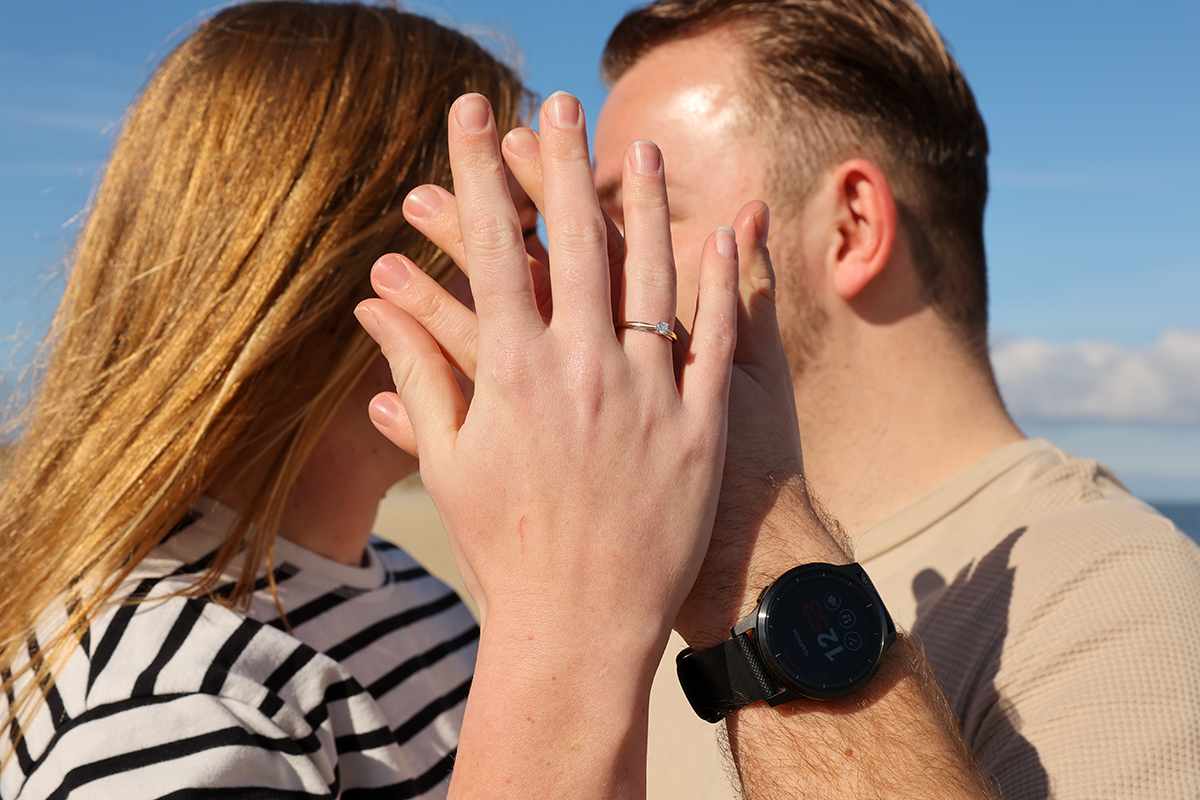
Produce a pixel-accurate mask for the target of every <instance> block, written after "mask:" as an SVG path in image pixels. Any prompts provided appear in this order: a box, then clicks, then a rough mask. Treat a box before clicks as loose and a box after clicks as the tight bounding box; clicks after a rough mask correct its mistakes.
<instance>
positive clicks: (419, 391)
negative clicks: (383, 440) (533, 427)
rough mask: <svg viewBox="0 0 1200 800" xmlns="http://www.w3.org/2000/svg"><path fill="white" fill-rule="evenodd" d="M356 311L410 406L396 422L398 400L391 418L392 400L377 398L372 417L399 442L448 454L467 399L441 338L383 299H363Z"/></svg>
mask: <svg viewBox="0 0 1200 800" xmlns="http://www.w3.org/2000/svg"><path fill="white" fill-rule="evenodd" d="M354 316H355V317H357V318H358V321H359V323H360V324H361V325H362V326H363V328H364V329H365V330H366V332H367V333H368V334H369V335H370V336H371V338H372V339H374V340H375V342H376V343H377V344H378V345H379V347H380V349H381V350H382V351H383V355H384V357H386V358H387V360H388V364H390V365H391V368H392V379H393V380H394V381H395V382H396V392H397V394H398V395H399V397H400V400H401V402H402V404H403V406H402V407H403V409H404V412H405V416H404V419H403V420H402V421H401V422H400V423H399V424H397V420H399V419H400V417H399V412H398V411H397V410H396V409H395V407H394V406H392V407H391V408H390V410H391V411H393V412H395V413H393V415H392V416H391V419H390V420H389V419H388V415H387V413H386V412H387V411H388V410H389V404H387V403H386V402H383V403H381V404H376V403H374V402H372V404H371V405H372V411H373V416H372V421H374V422H375V424H376V427H377V428H379V430H380V432H381V433H382V434H383V435H384V436H386V437H387V438H388V439H389V440H391V441H392V442H393V443H395V444H396V445H397V446H399V447H403V448H405V449H408V448H409V447H411V448H412V449H411V450H409V452H410V453H413V454H416V453H417V452H418V451H419V452H420V454H421V456H422V457H424V458H427V459H430V458H432V459H441V458H444V457H445V456H446V455H447V454H449V452H450V451H451V450H452V449H453V447H454V442H455V440H456V439H457V438H458V429H459V428H460V427H462V423H463V420H464V419H465V418H466V413H467V403H466V400H465V399H463V394H462V391H460V390H459V388H458V384H457V383H456V382H455V380H454V370H453V369H451V367H450V363H449V362H448V361H446V358H445V356H443V355H442V351H441V349H440V348H439V347H438V345H437V342H435V341H434V340H433V337H431V336H430V335H429V333H428V332H426V330H425V329H424V328H422V327H421V326H420V324H418V322H417V321H416V320H415V319H413V318H412V317H411V316H409V315H408V314H407V313H406V312H404V311H402V310H400V309H399V308H397V307H395V306H393V305H391V304H389V303H387V302H385V301H383V300H379V299H371V300H364V301H363V302H361V303H359V304H358V307H357V308H355V309H354ZM384 394H387V393H386V392H385V393H384ZM377 397H378V396H377ZM385 401H386V398H385ZM376 415H377V416H378V417H379V419H378V420H377V419H376V418H375V417H376ZM381 423H382V424H381Z"/></svg>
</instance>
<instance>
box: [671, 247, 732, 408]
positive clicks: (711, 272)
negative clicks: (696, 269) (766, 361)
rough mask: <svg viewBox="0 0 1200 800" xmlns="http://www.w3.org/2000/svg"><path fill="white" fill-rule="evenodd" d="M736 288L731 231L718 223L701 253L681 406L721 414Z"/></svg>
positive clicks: (726, 392) (726, 391) (726, 390)
mask: <svg viewBox="0 0 1200 800" xmlns="http://www.w3.org/2000/svg"><path fill="white" fill-rule="evenodd" d="M738 288H739V284H738V248H737V239H736V234H735V233H734V231H733V229H732V228H728V227H721V228H718V229H717V231H716V233H714V234H713V235H712V236H709V237H708V241H706V242H705V243H704V249H703V250H702V251H701V254H700V288H699V299H698V301H697V303H696V320H695V322H694V323H693V324H692V336H691V341H690V342H689V345H690V349H689V351H688V355H687V358H686V360H685V364H684V368H683V379H682V381H681V382H680V394H681V395H682V396H683V401H684V403H685V404H686V405H690V406H693V407H695V408H697V409H698V410H699V411H700V412H701V413H704V414H720V415H722V416H721V417H720V418H722V419H724V416H723V415H724V413H725V408H726V407H727V405H728V397H729V379H730V374H731V372H732V369H733V353H734V348H735V347H736V344H737V334H738V329H737V322H738V299H739V298H738Z"/></svg>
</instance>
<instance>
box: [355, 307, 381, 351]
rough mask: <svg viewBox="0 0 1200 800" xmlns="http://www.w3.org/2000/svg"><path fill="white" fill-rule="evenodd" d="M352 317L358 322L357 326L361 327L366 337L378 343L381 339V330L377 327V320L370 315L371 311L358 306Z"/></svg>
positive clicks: (372, 314) (373, 315)
mask: <svg viewBox="0 0 1200 800" xmlns="http://www.w3.org/2000/svg"><path fill="white" fill-rule="evenodd" d="M354 317H355V319H357V320H358V324H359V325H362V326H363V330H364V331H366V332H367V335H368V336H370V337H371V338H372V339H374V340H375V341H376V342H378V341H379V340H380V339H382V338H383V328H381V327H379V319H378V318H377V317H376V316H375V314H374V313H372V311H371V309H369V308H367V307H366V306H359V307H358V308H356V309H354Z"/></svg>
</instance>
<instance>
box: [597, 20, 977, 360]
mask: <svg viewBox="0 0 1200 800" xmlns="http://www.w3.org/2000/svg"><path fill="white" fill-rule="evenodd" d="M718 29H719V30H721V31H723V32H729V33H730V34H732V35H733V36H735V37H736V38H737V40H738V41H740V43H741V44H742V45H743V47H744V54H745V56H746V65H747V68H748V72H749V85H748V86H746V87H745V88H744V96H745V98H746V99H747V100H748V101H749V102H748V103H747V105H748V107H750V108H751V109H755V111H754V113H756V114H760V115H761V116H763V117H765V118H766V120H767V121H768V122H769V123H772V124H774V126H775V128H776V129H775V130H774V131H772V133H773V134H776V135H775V136H774V138H773V140H772V141H773V142H774V143H773V145H772V147H773V149H774V150H775V152H774V154H773V155H774V159H773V160H774V162H775V163H774V165H773V166H772V168H771V169H770V172H769V174H768V175H767V180H768V188H769V190H770V191H772V193H773V194H774V195H775V196H776V197H775V199H776V201H777V202H778V201H782V202H784V203H787V204H790V203H793V202H794V203H797V204H798V203H801V202H803V201H804V200H805V199H806V198H807V197H808V195H809V193H810V192H811V191H812V189H813V188H814V187H815V185H816V183H817V180H818V178H819V177H820V176H821V175H822V174H824V173H825V172H827V171H828V170H830V169H832V168H834V167H836V166H837V164H839V163H841V162H842V161H844V160H846V159H847V158H852V157H855V156H857V155H862V156H864V157H866V158H868V159H871V160H873V161H876V162H877V163H879V164H880V166H881V167H882V168H883V169H884V170H885V172H886V173H887V175H888V180H889V181H890V182H891V184H892V187H893V192H894V194H895V196H896V201H897V206H898V209H899V214H900V219H901V224H903V225H904V229H905V232H906V233H907V234H908V238H909V240H910V243H911V249H912V254H913V258H914V261H915V263H916V268H917V271H918V275H919V277H920V280H921V286H922V289H923V291H924V294H925V298H926V300H927V301H928V302H929V303H930V304H931V305H932V306H933V307H934V308H935V309H936V310H937V312H938V313H939V315H940V316H941V317H942V318H943V319H944V320H945V321H947V322H948V323H949V324H950V325H951V326H952V328H953V329H955V331H956V332H957V333H958V335H959V337H960V339H961V340H962V342H963V344H964V345H965V346H966V347H967V348H968V349H969V350H970V351H971V352H972V353H974V354H975V355H976V356H978V357H982V358H985V359H986V354H987V268H986V259H985V256H984V247H983V209H984V205H985V203H986V201H987V190H988V183H987V154H988V141H987V130H986V128H985V127H984V124H983V119H982V117H980V114H979V109H978V108H977V107H976V105H975V98H974V95H972V93H971V88H970V87H969V86H968V85H967V81H966V78H965V77H964V76H963V74H962V70H961V69H960V68H959V66H958V64H957V63H956V62H955V61H954V59H953V58H952V57H951V56H950V54H949V53H948V52H947V50H946V46H945V44H944V43H943V41H942V38H941V36H940V35H939V34H938V32H937V29H936V28H934V26H933V23H932V22H930V20H929V17H928V16H926V14H925V12H924V11H922V10H921V9H920V8H919V7H918V6H917V5H916V4H915V3H913V2H910V1H909V0H660V1H659V2H655V3H652V4H650V5H648V6H646V7H644V8H640V9H635V10H634V11H631V12H630V13H629V14H627V15H626V16H625V18H624V19H622V20H621V22H620V23H619V24H618V25H617V27H616V29H615V30H614V31H613V33H612V36H611V37H610V38H609V40H608V44H607V46H606V47H605V51H604V59H603V62H602V71H603V74H604V77H605V79H606V81H608V82H609V83H610V85H611V84H612V83H615V82H616V81H617V80H618V79H619V78H620V77H621V75H622V74H624V72H625V71H626V70H627V69H629V68H630V67H631V66H632V65H633V64H634V63H635V62H636V61H637V60H638V59H639V58H641V57H642V56H643V55H644V54H645V53H647V52H648V51H650V50H652V49H654V48H655V47H657V46H659V45H662V44H665V43H667V42H669V41H674V40H679V39H685V38H689V37H692V36H698V35H701V34H704V33H709V32H712V31H715V30H718Z"/></svg>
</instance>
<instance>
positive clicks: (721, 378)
mask: <svg viewBox="0 0 1200 800" xmlns="http://www.w3.org/2000/svg"><path fill="white" fill-rule="evenodd" d="M451 117H452V119H451V124H450V150H451V159H452V165H453V170H454V181H455V188H456V193H457V197H456V198H455V199H454V200H455V205H456V208H457V213H458V217H459V221H460V224H461V230H462V247H463V255H462V257H463V259H464V261H465V263H466V265H467V267H468V270H469V273H470V276H471V289H472V293H473V295H474V300H475V307H476V315H477V324H478V332H477V340H476V341H475V344H474V353H475V356H474V358H475V363H474V364H469V363H462V362H463V360H465V356H464V358H463V359H459V358H455V360H456V362H457V363H458V365H459V366H460V367H462V368H463V371H464V372H467V373H468V374H470V373H472V372H473V377H474V381H475V391H474V398H473V399H472V401H471V403H470V405H469V407H468V404H467V402H466V400H465V399H464V397H463V394H462V392H461V390H460V389H459V387H458V384H457V383H456V382H455V380H454V374H453V370H452V369H451V366H450V363H449V362H448V361H447V358H446V356H445V355H444V354H443V351H442V349H441V348H440V347H439V344H438V342H437V341H436V340H435V339H434V338H433V337H432V336H430V334H429V333H428V332H427V331H426V330H425V328H423V327H422V326H421V325H420V324H418V323H417V322H416V320H415V319H414V318H413V317H412V316H411V315H409V314H408V313H407V312H405V311H403V310H401V309H400V308H399V307H398V306H396V305H394V304H392V303H390V302H388V301H387V300H385V299H376V300H369V301H364V302H363V303H362V304H361V305H360V306H359V309H358V310H357V312H356V313H357V314H358V316H359V319H360V320H361V321H362V323H363V325H364V327H366V329H367V330H368V331H369V332H370V333H371V335H372V336H373V337H374V338H375V339H376V341H378V342H379V343H380V345H381V346H382V349H383V352H384V354H385V355H386V356H387V357H388V360H389V361H390V362H391V364H392V370H393V375H394V377H395V380H396V386H397V391H398V397H397V396H396V395H391V394H386V395H382V396H379V397H377V398H376V400H375V401H374V402H373V403H372V418H373V419H375V420H376V424H377V425H378V426H379V427H380V430H381V431H383V433H384V434H385V435H387V436H388V437H389V438H391V439H392V440H393V441H395V442H397V443H398V444H402V445H403V444H407V445H408V446H409V447H412V446H413V445H414V444H415V446H416V448H417V449H419V452H420V456H421V467H422V477H423V479H424V482H425V485H426V487H427V488H428V489H429V491H430V494H431V495H432V496H433V498H434V500H435V502H436V503H437V504H438V508H439V511H440V513H441V515H442V519H443V522H444V523H445V526H446V529H447V532H448V534H449V536H450V539H451V543H452V546H453V547H454V549H455V553H456V556H457V558H458V560H459V563H460V567H465V569H464V573H465V574H466V575H467V576H468V580H469V581H470V584H469V588H470V590H471V592H472V594H473V596H475V599H476V601H477V602H478V603H479V606H480V609H481V613H482V614H483V620H482V623H483V634H482V637H481V642H480V656H479V664H478V669H477V676H476V682H475V685H474V688H473V690H472V695H471V700H470V701H469V703H468V711H467V718H466V720H465V721H464V729H463V740H462V744H461V745H460V761H459V767H458V768H457V769H456V773H455V787H457V790H458V791H468V792H470V791H474V790H480V791H485V790H486V791H488V792H489V794H492V795H495V794H497V793H501V794H504V793H508V791H509V790H511V792H512V793H513V794H522V795H525V796H528V795H529V794H530V793H541V794H544V793H546V792H547V791H549V792H550V793H551V794H558V793H561V794H571V795H572V796H589V795H593V796H605V795H621V794H627V793H629V792H632V793H633V794H637V793H638V789H637V786H638V784H639V779H638V776H639V775H642V776H644V746H645V712H646V704H647V703H648V697H649V686H650V677H651V676H652V674H653V670H654V667H655V666H656V665H657V663H658V659H659V657H660V656H661V653H662V649H663V647H664V645H665V643H666V638H667V634H668V632H669V629H670V626H671V623H672V621H673V620H674V619H675V615H676V613H677V612H678V610H679V608H680V605H681V604H682V602H683V599H684V597H685V596H686V595H687V593H688V591H689V589H690V588H691V586H692V582H693V580H694V579H695V577H696V574H697V572H698V570H699V568H700V564H701V562H702V560H703V558H704V554H705V551H706V549H707V546H708V539H709V534H710V531H711V528H712V523H713V515H714V513H715V509H716V501H717V493H718V489H719V483H720V476H721V468H722V463H723V459H724V447H725V438H726V419H727V398H728V387H729V381H730V370H731V359H732V355H733V350H734V346H735V339H736V334H735V327H736V320H737V302H738V275H737V247H736V243H735V241H734V236H733V233H732V231H731V230H729V229H723V230H720V231H718V232H717V233H715V234H714V235H713V237H711V238H710V240H709V242H708V243H707V244H706V246H705V250H704V255H703V263H702V265H701V273H700V282H701V286H700V300H699V305H698V313H697V317H696V323H695V326H694V328H695V329H694V331H693V333H692V336H691V339H690V342H689V344H688V349H687V352H686V353H685V354H684V357H683V359H682V367H681V369H680V372H679V376H678V378H677V377H676V370H675V365H674V360H673V357H672V343H671V341H670V340H669V339H668V338H667V337H664V336H661V335H659V334H656V333H652V332H646V331H640V330H628V329H622V330H614V311H613V303H612V301H611V299H610V298H611V295H612V285H613V277H612V274H611V272H610V263H611V261H612V258H611V254H610V252H609V243H610V237H609V235H608V233H607V225H606V221H605V217H604V215H603V214H602V212H601V211H600V208H599V204H598V202H597V200H596V194H595V190H594V188H593V186H592V176H591V167H590V162H589V157H588V149H587V142H586V138H585V133H584V123H583V114H582V109H581V108H580V106H579V103H578V101H576V100H575V98H573V97H571V96H569V95H565V94H557V95H554V96H553V97H551V98H550V99H548V100H547V101H546V103H545V104H544V106H543V108H542V115H541V120H540V123H541V124H540V129H541V141H540V148H539V149H540V166H541V170H542V178H543V182H544V195H543V197H542V198H540V199H541V207H542V210H543V213H544V217H545V220H546V228H547V234H548V236H547V238H548V246H549V264H548V283H549V292H550V300H549V302H548V303H547V302H546V300H545V298H544V297H543V298H541V299H539V292H538V288H537V286H536V284H535V280H534V275H535V274H536V271H531V269H530V263H529V258H528V256H527V253H526V250H525V247H524V243H523V237H522V232H521V225H520V222H519V220H518V217H517V212H516V210H515V209H514V208H513V204H512V201H511V200H510V196H509V191H508V188H507V186H506V181H505V171H504V161H503V159H502V156H501V151H500V146H499V143H498V141H497V139H496V131H495V125H494V121H493V118H492V115H491V113H490V109H489V108H488V106H487V104H486V102H485V101H484V100H483V98H481V97H479V96H472V95H469V96H466V97H464V98H461V99H460V100H459V102H458V103H457V104H456V105H455V107H454V109H453V110H452V112H451ZM624 181H625V183H624V187H625V191H624V197H625V219H626V239H625V247H624V253H623V255H624V258H623V260H622V261H621V266H622V278H623V287H624V288H623V295H622V298H623V299H622V302H621V304H620V305H621V321H640V322H650V323H657V322H659V321H668V322H669V321H671V320H673V319H674V314H675V270H674V263H673V260H672V252H671V240H670V230H669V216H668V211H667V200H666V192H665V186H664V181H663V167H662V162H661V157H660V155H659V152H658V149H657V148H656V147H655V146H654V145H652V144H650V143H648V142H640V143H636V144H634V145H632V146H631V147H630V150H629V153H628V155H627V159H626V164H625V176H624ZM388 270H392V271H391V272H390V273H388V274H381V273H383V272H386V271H388ZM400 270H404V271H405V272H406V273H408V274H407V275H406V277H408V278H417V276H415V275H413V274H411V273H412V272H413V268H412V267H411V266H410V265H408V264H405V263H404V262H403V261H401V260H399V259H393V260H391V261H390V262H382V263H381V265H379V266H377V268H376V272H375V278H376V282H377V283H379V284H384V283H391V284H392V285H393V286H394V285H395V284H396V283H398V282H397V281H395V280H394V279H395V278H397V277H399V276H398V275H397V274H396V273H397V272H399V271H400ZM417 279H418V280H419V278H417ZM379 288H380V289H381V294H382V295H383V296H384V297H388V296H389V292H390V291H392V290H391V289H389V288H388V287H385V286H382V285H381V286H380V287H379ZM448 307H449V306H448ZM455 311H456V310H455ZM464 320H465V318H464ZM460 355H461V354H460ZM452 357H454V355H453V354H452ZM410 426H411V438H410V437H409V436H408V433H407V431H408V430H409V429H410ZM534 753H537V754H538V756H537V758H534V759H533V760H532V761H531V760H530V758H531V757H532V754H534ZM539 759H540V760H539ZM547 762H549V763H550V766H552V767H553V766H555V765H559V764H561V765H562V766H563V769H562V770H558V769H550V770H547ZM468 764H469V765H471V766H469V767H467V765H468ZM464 768H465V769H464ZM498 776H503V778H502V780H501V781H500V782H499V783H497V777H498ZM505 781H508V782H507V783H506V782H505ZM545 781H550V782H551V783H550V784H546V783H545ZM643 782H644V778H643ZM505 787H508V788H505ZM642 791H644V786H643V787H642Z"/></svg>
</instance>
